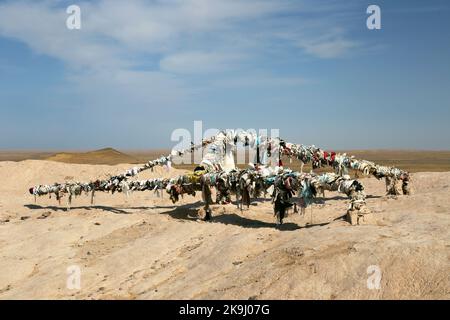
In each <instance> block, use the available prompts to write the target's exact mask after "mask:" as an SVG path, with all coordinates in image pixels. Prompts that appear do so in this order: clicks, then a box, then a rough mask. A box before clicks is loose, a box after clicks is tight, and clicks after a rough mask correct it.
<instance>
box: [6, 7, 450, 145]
mask: <svg viewBox="0 0 450 320" xmlns="http://www.w3.org/2000/svg"><path fill="white" fill-rule="evenodd" d="M70 4H77V5H79V6H80V8H81V18H82V28H81V30H68V29H67V28H66V24H65V22H66V19H67V16H68V15H67V14H66V12H65V10H66V8H67V6H68V5H70ZM370 4H376V5H379V6H380V8H381V27H382V28H381V30H368V29H367V27H366V19H367V17H368V14H366V8H367V7H368V6H369V5H370ZM449 32H450V3H448V1H406V0H396V1H301V0H279V1H266V0H242V1H237V0H183V1H181V0H166V1H116V0H108V1H105V0H102V1H56V0H47V1H20V0H19V1H0V148H3V149H30V148H32V149H40V148H41V149H95V148H101V147H106V146H111V147H115V148H121V149H137V148H159V147H171V146H173V145H174V144H175V142H171V141H170V134H171V132H172V131H173V130H174V129H176V128H187V129H189V130H193V121H194V120H202V121H203V127H204V128H244V129H247V128H256V129H259V128H268V129H270V128H278V129H280V132H281V135H282V136H283V137H284V138H285V139H287V140H289V141H292V142H297V143H304V144H315V145H318V146H321V147H324V148H329V149H344V148H345V149H361V148H404V149H411V148H412V149H450V139H449V137H450V126H449V124H448V122H449V120H450V90H449V89H450V40H449V39H450V38H449V36H448V34H449Z"/></svg>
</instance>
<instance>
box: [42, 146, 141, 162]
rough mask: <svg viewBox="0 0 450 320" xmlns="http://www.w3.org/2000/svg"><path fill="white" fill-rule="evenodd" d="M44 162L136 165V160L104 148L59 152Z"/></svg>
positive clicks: (114, 150)
mask: <svg viewBox="0 0 450 320" xmlns="http://www.w3.org/2000/svg"><path fill="white" fill-rule="evenodd" d="M46 160H49V161H57V162H64V163H80V164H109V165H115V164H118V163H138V162H139V161H138V159H136V158H135V157H132V156H130V155H128V154H125V153H123V152H120V151H117V150H116V149H113V148H104V149H100V150H95V151H89V152H61V153H57V154H55V155H52V156H50V157H48V158H47V159H46Z"/></svg>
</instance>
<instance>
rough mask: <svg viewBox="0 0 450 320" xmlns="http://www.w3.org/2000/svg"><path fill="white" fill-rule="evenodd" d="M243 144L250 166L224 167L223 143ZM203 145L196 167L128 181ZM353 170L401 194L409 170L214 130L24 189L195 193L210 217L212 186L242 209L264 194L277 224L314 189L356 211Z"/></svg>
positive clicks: (360, 197)
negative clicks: (296, 167)
mask: <svg viewBox="0 0 450 320" xmlns="http://www.w3.org/2000/svg"><path fill="white" fill-rule="evenodd" d="M238 143H243V144H244V146H251V147H253V148H255V149H256V158H257V159H256V161H255V165H254V166H251V167H250V168H248V169H244V170H240V169H237V168H224V165H223V160H224V159H223V158H224V154H225V152H226V149H227V148H229V146H233V145H234V146H236V145H237V144H238ZM205 147H209V151H208V152H207V154H206V155H205V157H204V160H203V161H202V162H201V164H200V166H199V167H197V168H196V170H194V171H193V172H192V173H189V174H185V175H181V176H178V177H175V178H155V179H149V180H140V181H130V180H129V179H130V178H132V177H135V176H137V175H138V174H139V173H140V172H142V171H145V170H149V169H153V168H154V167H155V166H167V167H171V163H172V161H173V160H174V159H175V158H176V157H181V156H184V155H186V154H190V153H193V152H195V151H198V150H200V149H203V148H205ZM282 156H287V157H288V158H296V159H298V160H300V161H301V164H302V170H301V172H296V171H292V170H289V169H285V168H283V166H282V162H281V159H282ZM271 157H272V158H273V157H275V158H276V160H277V162H276V163H277V166H275V167H270V166H267V164H268V159H269V158H271ZM308 163H309V164H311V165H312V167H313V169H316V168H319V167H332V168H333V169H334V171H335V172H333V173H323V174H320V175H319V174H315V173H314V172H313V171H311V172H310V173H303V165H304V164H308ZM350 169H352V170H355V171H356V172H359V173H361V174H364V175H373V176H374V177H376V178H377V179H382V178H385V179H386V191H387V194H390V195H398V194H400V191H399V190H398V187H397V185H398V182H401V184H402V186H401V189H402V193H403V194H405V195H407V194H409V192H410V191H409V181H410V177H409V173H408V172H406V171H403V170H400V169H397V168H394V167H387V166H381V165H378V164H375V163H373V162H371V161H367V160H359V159H356V158H355V157H352V156H347V155H346V154H345V153H344V154H341V153H335V152H327V151H324V150H322V149H320V148H318V147H316V146H314V145H313V146H305V145H301V144H293V143H288V142H285V141H284V140H282V139H280V138H269V137H263V136H258V135H256V134H255V133H250V132H245V131H241V132H233V131H231V132H230V131H228V132H225V131H221V132H219V133H218V134H217V135H215V136H213V137H211V138H208V139H205V140H203V141H202V142H201V143H199V144H197V145H194V144H191V146H190V147H189V148H186V149H184V150H173V151H172V152H171V153H170V154H169V155H167V156H162V157H160V158H158V159H155V160H150V161H148V162H147V163H145V164H144V165H142V166H136V167H133V168H131V169H129V170H126V171H125V172H123V173H122V174H118V175H112V176H110V177H109V178H106V179H97V180H93V181H90V182H64V183H54V184H51V185H37V186H34V187H31V188H30V189H29V192H30V194H32V195H34V196H35V200H36V197H38V196H44V195H49V196H50V197H51V196H52V195H54V196H55V197H56V199H57V200H58V201H60V200H61V199H62V198H63V197H64V196H67V206H68V208H70V205H71V202H72V199H73V197H75V196H79V195H81V194H83V193H85V194H90V195H91V203H93V201H94V196H95V193H96V192H111V193H115V192H125V193H127V194H128V193H129V192H132V191H155V192H158V193H159V192H160V191H161V190H165V191H166V192H167V193H168V194H169V195H170V199H171V200H172V201H173V202H174V203H176V202H177V201H178V200H179V197H180V196H183V195H185V194H188V195H195V194H196V192H201V194H202V199H203V201H204V202H205V212H206V216H205V219H206V220H208V219H210V218H211V209H210V205H211V204H212V203H213V200H212V194H211V188H215V190H216V203H221V204H225V203H230V202H231V195H232V194H234V195H235V196H236V199H237V200H238V201H237V203H238V206H239V207H240V208H241V209H242V208H243V207H244V206H245V205H246V206H247V207H248V206H249V205H250V199H251V198H252V197H259V196H260V195H261V194H263V193H264V194H265V195H266V194H268V193H269V194H270V196H271V198H272V202H273V204H274V213H275V214H276V216H277V222H278V223H282V219H283V216H284V213H285V210H286V209H287V208H289V207H291V206H294V210H296V209H297V204H298V205H299V206H300V208H301V209H302V212H304V209H305V208H306V207H307V206H308V205H309V204H311V203H312V201H313V199H314V198H315V197H316V196H317V195H318V194H321V193H322V194H323V192H324V191H325V190H329V191H338V192H340V193H343V194H345V195H346V196H347V197H348V198H349V199H350V204H349V208H348V210H349V211H359V210H361V209H362V208H363V207H364V205H365V199H366V196H365V193H364V187H363V185H362V184H361V183H360V182H359V181H358V180H356V179H351V178H350V176H349V175H348V172H349V170H350ZM294 194H297V196H298V198H299V199H300V200H299V202H298V203H293V202H292V201H291V198H292V197H293V195H294Z"/></svg>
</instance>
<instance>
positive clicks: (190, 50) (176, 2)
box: [0, 0, 358, 108]
mask: <svg viewBox="0 0 450 320" xmlns="http://www.w3.org/2000/svg"><path fill="white" fill-rule="evenodd" d="M313 4H314V5H313ZM65 5H67V1H55V0H47V1H27V0H19V1H6V2H3V3H1V4H0V36H3V37H8V38H12V39H16V40H18V41H21V42H23V43H25V44H26V45H28V46H29V47H30V48H31V49H32V50H33V51H34V52H36V53H38V54H43V55H46V56H50V57H53V58H56V59H58V60H60V61H62V62H64V64H65V66H66V67H67V80H68V82H69V83H70V85H71V86H72V89H73V90H74V91H75V92H80V93H82V96H83V98H84V99H86V100H89V101H90V102H91V103H92V104H95V105H96V106H101V105H105V106H109V107H111V106H113V105H122V104H124V103H125V102H126V103H127V104H128V105H135V106H136V108H139V107H138V106H150V107H153V106H158V105H177V104H182V103H181V101H188V100H189V99H190V97H191V96H192V95H195V94H196V93H198V92H201V91H202V90H207V89H208V86H209V85H210V84H215V85H216V86H221V87H224V86H236V85H239V86H241V87H245V86H253V87H254V86H269V85H274V86H292V85H296V86H297V85H302V84H304V83H305V81H306V80H305V79H304V78H303V77H302V76H301V75H286V76H285V75H282V74H276V73H274V72H273V71H274V70H272V63H273V61H272V59H273V50H275V48H276V47H279V48H278V49H277V50H279V52H282V53H283V55H288V54H290V55H294V56H299V57H300V56H302V55H306V56H311V57H314V58H318V59H323V58H326V59H330V58H338V57H342V56H345V55H346V53H347V52H348V51H349V50H350V49H354V48H356V47H357V46H358V43H357V42H355V41H353V40H351V39H349V38H348V37H347V34H346V32H345V30H344V29H343V28H342V27H341V28H340V29H339V32H336V30H337V29H336V23H339V21H338V20H337V19H333V18H329V19H320V21H321V22H320V23H318V22H317V21H315V22H314V23H311V20H308V19H303V18H302V15H305V14H308V13H311V14H321V13H324V12H328V13H330V12H336V10H339V9H338V8H337V7H336V4H335V3H334V2H331V3H328V2H327V5H321V6H317V5H315V2H311V1H293V0H280V1H270V0H164V1H159V0H158V1H144V0H134V1H121V0H108V1H106V0H99V1H96V2H90V1H82V2H79V3H78V5H79V6H80V7H81V14H82V29H81V30H78V31H73V30H68V29H67V28H66V27H65V21H66V18H67V14H66V12H65V9H66V8H65ZM279 59H280V58H279ZM231 72H233V73H234V74H233V75H232V76H230V73H231ZM261 74H263V76H261ZM196 76H197V77H202V80H203V82H202V84H201V85H200V86H201V87H198V86H197V85H196V84H194V83H193V82H192V81H191V80H192V77H196ZM210 76H211V77H213V79H212V81H208V80H207V79H208V77H210ZM205 83H206V84H205ZM86 104H88V102H87V103H86Z"/></svg>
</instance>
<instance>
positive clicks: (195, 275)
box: [0, 160, 450, 299]
mask: <svg viewBox="0 0 450 320" xmlns="http://www.w3.org/2000/svg"><path fill="white" fill-rule="evenodd" d="M128 167H130V166H129V165H117V166H106V165H82V164H80V165H78V164H64V163H56V162H49V161H39V160H27V161H22V162H7V161H5V162H0V176H1V177H2V181H1V183H0V256H1V259H0V271H1V272H0V298H1V299H19V298H25V299H48V298H57V299H62V298H69V299H91V298H92V299H173V298H182V299H185V298H189V299H228V298H229V299H236V298H239V299H361V298H362V299H397V298H400V299H405V298H411V299H449V298H450V229H449V227H450V201H449V199H450V188H449V184H450V182H449V180H450V172H444V173H414V174H413V188H414V189H413V191H414V194H413V195H412V196H408V197H405V196H400V197H398V198H397V199H392V198H386V197H384V182H383V181H377V180H376V179H373V178H371V179H362V182H363V183H364V185H365V187H366V191H367V194H368V195H370V196H369V199H368V206H369V208H370V209H371V210H372V212H373V214H372V215H371V218H370V219H369V223H368V224H365V225H360V226H351V225H349V224H348V223H347V222H345V221H343V220H342V219H339V217H341V216H343V215H344V214H345V211H346V206H347V200H346V199H345V198H342V197H341V196H339V195H338V194H335V193H327V194H326V201H325V202H324V203H317V204H315V205H313V206H312V208H309V209H307V213H306V215H305V216H300V215H298V214H293V213H291V214H290V215H289V216H288V217H287V218H286V220H285V224H284V225H283V226H282V227H281V228H276V227H275V224H274V217H273V215H272V208H271V204H270V201H268V200H262V199H261V200H258V201H255V202H254V205H252V206H251V208H250V210H248V211H244V212H242V213H241V212H240V211H238V210H237V209H236V208H235V206H234V205H227V206H215V207H214V217H213V220H212V221H211V222H204V221H201V217H202V210H201V203H200V196H199V195H198V196H197V197H196V198H195V199H194V198H193V197H190V196H187V197H185V198H184V199H182V201H180V202H179V203H177V204H176V205H173V204H172V203H171V202H170V201H169V199H168V197H167V195H164V198H163V199H160V198H157V197H156V196H155V195H154V194H153V192H136V193H133V194H132V195H131V196H130V197H129V198H127V197H126V196H125V195H123V194H114V195H110V194H98V195H97V197H96V199H95V204H94V205H93V206H91V205H90V203H89V197H88V196H84V195H83V196H81V197H79V198H76V199H75V200H74V201H73V204H72V206H73V208H72V209H71V210H70V211H66V210H65V206H64V203H63V204H62V205H61V206H59V205H58V202H57V201H56V200H55V199H48V198H47V197H41V198H38V199H37V202H36V203H35V202H34V198H33V197H32V196H31V195H29V194H28V191H27V190H28V188H29V187H30V186H32V185H35V184H39V183H42V184H44V183H53V182H55V181H59V182H61V181H64V180H65V179H74V178H76V179H78V180H89V179H90V178H93V177H104V176H105V174H106V173H117V172H122V171H123V170H124V169H127V168H128ZM181 172H182V171H178V170H173V171H171V172H166V171H164V169H162V168H157V169H156V170H155V172H154V173H151V172H146V173H143V174H142V177H145V178H149V177H157V176H169V175H178V174H180V173H181ZM140 178H141V177H140ZM419 185H420V186H421V188H418V186H419ZM319 202H320V201H319ZM311 222H312V223H311ZM371 265H375V266H377V268H379V271H380V272H381V282H380V288H379V289H369V288H368V286H367V280H368V278H373V276H374V275H373V274H372V275H371V274H368V272H367V270H368V267H369V266H371ZM71 266H78V267H79V268H80V270H81V288H80V289H79V290H78V289H70V288H68V287H67V279H68V273H67V268H68V267H71Z"/></svg>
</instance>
